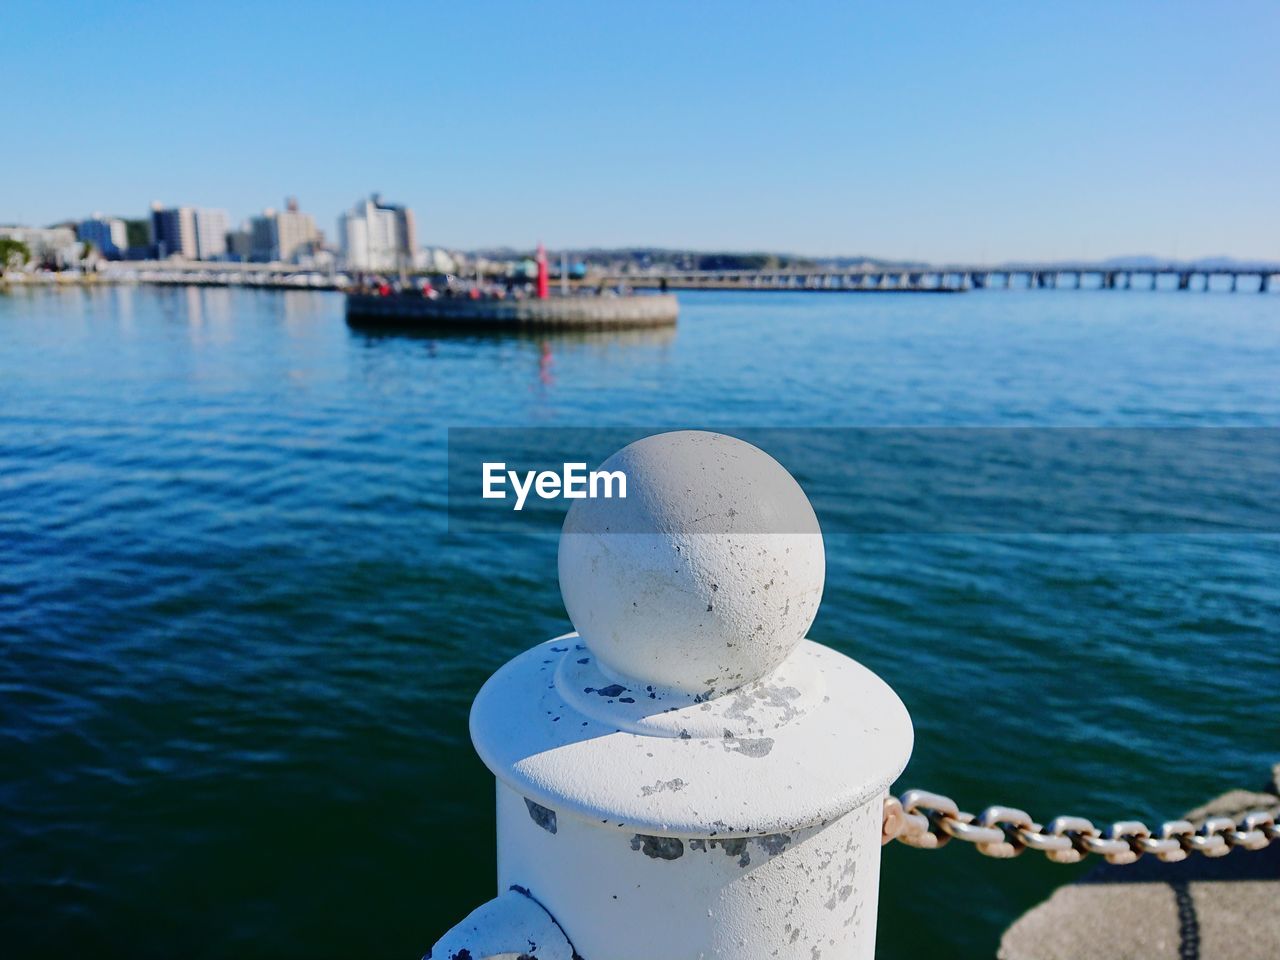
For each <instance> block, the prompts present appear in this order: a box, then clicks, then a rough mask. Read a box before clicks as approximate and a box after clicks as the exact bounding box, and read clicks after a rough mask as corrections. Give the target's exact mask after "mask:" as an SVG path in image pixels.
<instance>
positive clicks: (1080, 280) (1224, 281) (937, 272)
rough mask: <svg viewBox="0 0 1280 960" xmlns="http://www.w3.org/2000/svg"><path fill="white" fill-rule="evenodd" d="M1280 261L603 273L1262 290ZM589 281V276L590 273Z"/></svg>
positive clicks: (868, 283) (891, 286)
mask: <svg viewBox="0 0 1280 960" xmlns="http://www.w3.org/2000/svg"><path fill="white" fill-rule="evenodd" d="M1278 273H1280V266H1278V267H1276V268H1273V269H1268V268H1238V267H1188V266H1186V265H1178V264H1169V265H1166V266H1147V267H1109V266H1098V265H1096V264H1080V265H1061V264H1053V265H1036V264H1021V265H1016V266H1000V267H975V266H963V265H955V266H938V267H919V268H910V269H898V268H892V269H889V268H883V267H856V268H852V269H846V270H832V269H805V270H688V271H666V272H647V273H625V272H622V273H609V274H608V275H607V277H606V282H610V283H626V284H629V285H630V286H632V287H636V288H653V287H661V288H665V289H670V290H816V291H823V290H826V291H882V292H883V291H903V292H913V293H955V292H959V291H962V290H983V289H992V288H995V289H1024V290H1025V289H1031V290H1046V289H1048V290H1052V289H1058V288H1066V289H1070V290H1082V289H1094V290H1129V289H1143V290H1160V289H1172V290H1203V291H1207V290H1222V291H1229V292H1232V293H1235V292H1237V291H1256V292H1259V293H1267V292H1269V291H1270V289H1271V281H1272V277H1274V276H1275V275H1276V274H1278ZM588 282H590V281H588Z"/></svg>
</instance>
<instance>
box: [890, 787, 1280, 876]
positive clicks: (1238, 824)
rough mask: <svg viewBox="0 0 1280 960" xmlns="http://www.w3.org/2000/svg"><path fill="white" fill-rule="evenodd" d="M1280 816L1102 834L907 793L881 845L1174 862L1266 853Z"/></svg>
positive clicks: (1268, 813)
mask: <svg viewBox="0 0 1280 960" xmlns="http://www.w3.org/2000/svg"><path fill="white" fill-rule="evenodd" d="M1278 815H1280V807H1277V808H1274V809H1271V810H1255V811H1253V812H1252V813H1247V814H1245V815H1244V816H1242V817H1241V818H1240V819H1239V820H1238V821H1237V820H1232V819H1231V818H1230V817H1209V818H1208V819H1207V820H1205V821H1204V823H1203V824H1201V825H1200V827H1199V829H1197V828H1196V827H1195V826H1194V825H1193V824H1192V823H1191V822H1190V821H1188V820H1167V821H1165V822H1164V823H1162V824H1160V828H1159V830H1157V831H1154V832H1153V831H1151V830H1149V829H1148V828H1147V825H1146V824H1144V823H1142V822H1141V821H1139V820H1120V821H1118V822H1116V823H1113V824H1111V825H1110V826H1109V827H1105V828H1102V829H1099V828H1098V827H1095V826H1094V825H1093V824H1092V823H1091V822H1090V821H1088V820H1086V819H1084V818H1083V817H1056V818H1054V819H1053V820H1050V821H1049V822H1048V823H1047V824H1045V825H1043V826H1041V825H1040V824H1038V823H1036V822H1035V821H1034V820H1032V819H1031V815H1030V814H1028V813H1027V812H1026V811H1025V810H1019V809H1017V808H1016V807H987V809H985V810H983V811H982V813H980V814H978V815H977V816H976V817H975V816H974V815H973V814H971V813H965V812H964V811H962V810H961V809H960V808H959V807H958V806H957V805H956V802H955V801H954V800H952V799H951V798H950V797H944V796H942V795H941V794H938V793H929V792H928V791H926V790H908V791H907V792H906V793H904V794H903V795H902V796H901V797H888V798H886V800H885V803H884V829H883V833H882V835H881V843H888V842H889V841H890V840H898V841H901V842H902V843H905V844H907V845H908V846H912V847H920V848H922V849H924V850H936V849H937V848H939V847H945V846H946V845H947V844H948V843H950V842H951V840H952V839H953V838H954V839H956V840H963V841H965V842H966V843H972V844H973V845H974V846H975V847H977V848H978V852H979V853H981V854H983V855H985V856H988V857H1000V858H1010V857H1016V856H1018V855H1019V854H1021V853H1022V852H1023V851H1024V850H1038V851H1039V852H1040V853H1043V854H1044V855H1045V856H1046V857H1047V858H1048V859H1050V860H1052V861H1053V862H1054V863H1076V862H1078V861H1080V860H1082V859H1084V857H1085V856H1086V855H1088V854H1090V853H1092V854H1096V855H1098V856H1101V857H1105V858H1106V860H1107V862H1108V863H1116V864H1122V863H1133V862H1134V861H1136V860H1137V859H1138V858H1139V857H1141V856H1142V855H1143V854H1148V853H1149V854H1152V855H1154V856H1155V857H1157V858H1159V859H1160V860H1163V861H1164V862H1166V863H1175V862H1177V861H1179V860H1185V859H1186V858H1187V854H1189V853H1200V854H1203V855H1204V856H1206V857H1222V856H1226V855H1227V854H1228V853H1230V852H1231V851H1232V850H1234V849H1235V848H1236V847H1240V848H1242V849H1245V850H1261V849H1262V848H1263V847H1265V846H1267V845H1268V844H1269V843H1271V842H1272V841H1280V830H1277V828H1276V818H1277V816H1278Z"/></svg>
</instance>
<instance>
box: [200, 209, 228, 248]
mask: <svg viewBox="0 0 1280 960" xmlns="http://www.w3.org/2000/svg"><path fill="white" fill-rule="evenodd" d="M195 220H196V259H198V260H218V259H220V258H222V257H224V256H226V253H227V230H228V228H229V227H230V226H231V218H230V217H228V216H227V211H225V210H197V211H196V214H195Z"/></svg>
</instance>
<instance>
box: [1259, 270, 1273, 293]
mask: <svg viewBox="0 0 1280 960" xmlns="http://www.w3.org/2000/svg"><path fill="white" fill-rule="evenodd" d="M1270 289H1271V274H1269V273H1264V274H1263V275H1262V276H1261V277H1260V278H1259V279H1258V292H1259V293H1266V292H1267V291H1268V290H1270Z"/></svg>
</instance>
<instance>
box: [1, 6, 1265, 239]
mask: <svg viewBox="0 0 1280 960" xmlns="http://www.w3.org/2000/svg"><path fill="white" fill-rule="evenodd" d="M74 6H75V8H76V9H75V10H74V11H72V12H70V13H68V14H67V15H66V16H65V17H63V16H60V17H59V18H58V20H57V22H56V23H54V22H51V18H43V19H41V18H26V19H21V20H16V21H14V22H12V23H10V24H8V25H7V26H6V32H5V36H4V37H0V55H3V57H4V59H5V62H6V63H8V64H10V65H11V68H12V69H13V70H14V71H15V72H16V74H17V75H19V76H28V77H33V76H37V75H38V76H40V84H39V91H38V92H39V95H40V96H39V99H40V104H39V109H33V110H24V111H23V114H22V117H21V119H20V121H19V122H18V127H17V129H20V130H22V131H24V132H23V134H22V136H23V137H24V139H26V140H29V141H30V143H32V144H40V145H41V146H40V150H39V153H40V157H41V162H40V163H33V162H32V153H31V151H29V150H22V151H18V150H11V151H8V152H6V153H5V154H4V155H3V156H0V183H5V184H7V185H11V186H12V185H20V187H21V189H20V190H19V189H12V190H5V191H4V194H3V195H0V221H4V222H18V223H25V224H30V225H33V226H41V225H47V224H49V223H53V222H59V221H62V220H80V219H83V218H84V217H87V216H89V214H90V212H92V211H102V212H103V213H105V214H107V215H109V216H129V217H144V216H146V215H147V211H148V210H149V205H150V204H151V202H152V201H154V200H156V199H163V200H164V202H165V203H166V204H173V205H184V206H186V205H189V206H192V207H204V208H212V209H227V210H229V211H230V212H231V217H230V222H231V224H232V225H235V224H238V223H240V222H241V221H242V220H243V219H246V218H248V217H250V216H253V215H256V214H257V213H258V212H260V211H261V210H262V209H263V208H264V207H265V206H277V205H278V204H279V203H280V202H281V199H282V198H283V197H285V196H297V197H299V198H300V201H301V203H302V206H303V208H304V209H305V210H307V211H308V212H309V213H311V214H313V215H314V217H315V219H316V221H317V224H318V225H319V226H320V228H321V229H323V230H324V232H325V234H326V235H327V236H332V237H335V238H336V236H337V233H336V225H337V222H338V217H339V214H340V213H341V212H342V211H344V210H347V209H349V208H350V205H351V202H352V199H353V198H356V197H360V196H366V195H368V194H369V193H370V192H373V191H375V190H380V191H381V192H382V193H383V195H384V196H388V197H392V198H395V200H396V202H397V203H402V204H405V205H407V206H408V207H411V208H413V209H414V210H415V211H416V212H417V215H418V228H417V232H418V239H419V243H421V244H422V245H426V246H443V247H448V248H453V249H477V248H490V247H499V246H515V247H527V246H531V245H532V244H533V243H535V242H536V241H537V240H539V239H541V240H544V241H545V242H546V243H547V244H548V246H549V247H553V248H557V249H563V248H586V247H600V248H608V247H662V248H676V249H701V250H737V251H747V250H770V251H785V252H790V253H795V254H797V255H808V256H818V257H823V256H835V255H860V254H865V255H871V256H877V257H884V258H886V259H904V260H919V261H931V262H962V261H963V262H975V263H996V262H1001V261H1007V260H1045V261H1062V260H1073V259H1079V260H1100V259H1105V258H1107V257H1111V256H1118V255H1137V254H1151V255H1154V256H1158V257H1167V258H1171V259H1179V260H1186V259H1193V258H1196V257H1207V256H1231V257H1236V258H1239V259H1246V260H1278V259H1280V230H1277V228H1276V224H1277V222H1280V171H1278V170H1277V168H1276V165H1275V164H1274V162H1273V161H1274V157H1275V156H1276V155H1277V153H1280V117H1277V115H1276V114H1275V112H1274V111H1273V110H1271V109H1270V107H1269V98H1270V96H1271V95H1272V94H1273V93H1274V90H1275V89H1277V83H1278V82H1280V66H1277V61H1276V58H1275V57H1274V56H1273V55H1272V54H1271V45H1272V42H1273V40H1272V38H1273V37H1274V36H1275V35H1276V32H1277V28H1278V27H1280V11H1278V10H1277V9H1276V8H1275V7H1274V6H1272V5H1265V4H1261V3H1251V2H1240V3H1235V4H1230V5H1228V6H1227V7H1221V6H1220V7H1217V8H1214V9H1213V10H1210V9H1208V8H1201V7H1197V6H1194V5H1189V4H1175V5H1170V4H1152V3H1145V2H1144V3H1134V4H1127V5H1125V6H1124V7H1123V8H1121V9H1115V8H1110V7H1106V6H1103V5H1100V4H1092V3H1089V4H1073V5H1070V6H1069V7H1068V8H1054V9H1024V8H1022V7H1015V6H1007V7H1004V8H998V7H985V8H982V9H980V10H965V11H962V12H961V11H955V10H952V9H950V8H946V7H942V6H938V7H921V8H915V9H913V10H911V11H905V10H901V9H897V8H888V7H878V6H877V7H861V8H858V9H854V10H850V9H846V8H844V7H842V6H834V5H832V6H825V5H816V6H808V7H805V8H804V9H802V10H795V9H788V10H787V11H785V12H784V11H783V10H782V9H781V8H778V7H767V6H760V5H750V6H747V7H742V6H734V7H728V6H721V5H707V6H701V7H698V8H696V9H686V8H684V7H680V6H675V5H657V6H654V7H649V8H645V9H643V10H633V9H604V10H599V9H596V8H592V7H587V6H574V7H566V6H564V5H556V6H552V7H546V8H543V7H539V8H537V9H536V10H534V9H532V8H530V9H525V8H521V7H519V6H515V5H502V4H489V5H484V6H483V7H480V8H471V9H458V8H453V7H447V8H446V7H435V8H420V7H418V6H413V5H398V4H392V5H388V6H387V7H385V8H384V9H383V10H382V11H380V12H379V15H378V17H377V18H376V19H371V18H370V17H369V16H368V14H367V12H365V11H363V10H361V9H358V8H355V7H352V6H349V5H344V4H316V5H309V6H308V7H307V8H306V9H307V11H308V12H309V15H308V17H307V18H306V22H305V23H299V22H298V20H299V14H297V13H296V12H292V13H291V12H289V11H287V10H283V9H269V10H262V9H257V8H254V10H253V11H252V12H247V11H248V8H245V9H246V15H247V16H248V17H249V18H250V20H249V22H253V23H254V24H255V26H256V28H255V29H254V30H252V31H245V30H244V29H243V28H242V26H241V25H242V23H243V22H245V21H244V18H242V17H238V16H236V15H234V13H235V11H234V10H233V9H231V8H236V7H237V5H235V4H232V5H230V7H219V8H197V9H191V10H170V9H167V8H162V7H157V6H153V5H149V4H128V3H124V4H116V5H113V6H112V7H110V8H103V7H100V6H93V5H80V4H75V5H74ZM173 37H190V38H198V42H194V40H193V42H192V43H191V44H190V50H189V52H186V53H184V57H185V59H186V60H187V61H188V68H189V69H188V70H187V71H186V72H184V74H183V75H182V77H185V78H186V79H182V78H178V79H176V80H175V79H173V78H168V79H164V80H158V79H157V78H156V77H155V76H153V75H151V74H150V73H149V72H147V71H141V70H135V69H133V68H131V67H129V66H128V64H130V63H133V62H142V61H141V59H140V58H142V57H143V56H144V54H145V51H146V50H148V49H150V48H151V47H152V46H159V45H163V43H164V42H165V41H166V40H171V38H173ZM104 49H105V50H110V51H113V54H114V55H115V56H116V57H117V58H118V59H119V60H120V62H121V63H123V64H125V66H124V67H123V68H122V69H120V70H117V71H114V72H113V73H112V76H111V78H110V81H109V82H106V81H103V82H98V81H97V80H96V79H95V80H87V79H86V77H85V75H84V74H83V73H82V72H80V71H77V70H75V69H73V68H71V67H70V66H69V65H72V64H76V63H87V62H90V59H89V54H90V53H91V52H93V51H102V50H104ZM49 61H54V62H57V63H61V64H63V65H64V68H63V69H56V70H52V71H49V70H45V69H43V67H44V65H46V64H47V63H48V62H49ZM192 78H194V79H192ZM90 93H91V94H92V95H89V94H90Z"/></svg>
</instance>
